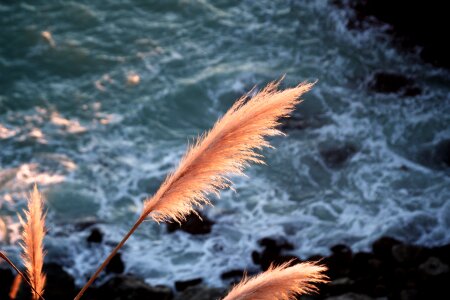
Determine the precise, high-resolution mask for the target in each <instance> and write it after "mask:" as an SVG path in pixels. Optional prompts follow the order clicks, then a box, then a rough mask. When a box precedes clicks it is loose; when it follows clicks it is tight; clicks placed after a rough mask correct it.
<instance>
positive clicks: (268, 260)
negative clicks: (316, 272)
mask: <svg viewBox="0 0 450 300" xmlns="http://www.w3.org/2000/svg"><path fill="white" fill-rule="evenodd" d="M259 244H260V245H261V246H262V247H264V249H263V251H262V252H261V253H259V252H257V251H253V252H252V259H253V262H254V263H255V264H257V265H260V266H261V268H262V269H263V270H267V269H268V268H269V266H270V265H271V264H277V265H278V264H282V263H285V262H288V261H291V260H296V261H299V258H298V257H296V256H293V255H284V254H282V252H283V250H293V249H294V246H293V245H292V244H291V243H289V242H287V241H285V240H275V239H272V238H263V239H261V240H260V241H259Z"/></svg>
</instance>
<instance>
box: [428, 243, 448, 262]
mask: <svg viewBox="0 0 450 300" xmlns="http://www.w3.org/2000/svg"><path fill="white" fill-rule="evenodd" d="M430 253H431V255H433V256H435V257H437V258H439V260H441V261H442V262H444V263H445V264H447V265H450V244H447V245H443V246H439V247H435V248H433V249H431V250H430Z"/></svg>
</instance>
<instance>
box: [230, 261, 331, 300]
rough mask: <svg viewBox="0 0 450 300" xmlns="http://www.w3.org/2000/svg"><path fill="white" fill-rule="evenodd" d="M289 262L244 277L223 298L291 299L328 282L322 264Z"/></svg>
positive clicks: (314, 290)
mask: <svg viewBox="0 0 450 300" xmlns="http://www.w3.org/2000/svg"><path fill="white" fill-rule="evenodd" d="M290 263H291V262H288V263H284V264H282V265H280V266H277V267H274V266H271V267H270V268H269V269H268V270H267V271H266V272H264V273H261V274H259V275H257V276H255V277H252V278H244V279H243V280H242V281H241V282H240V283H239V284H237V285H236V286H235V287H234V288H233V289H232V290H231V291H230V293H228V295H227V296H226V297H225V298H224V299H223V300H274V299H277V300H291V299H296V296H298V295H303V294H309V293H312V292H316V291H317V287H316V286H315V284H317V283H325V282H327V281H328V280H327V279H328V278H327V276H326V275H324V272H325V271H326V267H325V266H323V265H318V264H315V263H310V262H306V263H300V264H297V265H294V266H291V267H289V265H290Z"/></svg>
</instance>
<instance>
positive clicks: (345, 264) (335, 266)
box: [325, 244, 353, 278]
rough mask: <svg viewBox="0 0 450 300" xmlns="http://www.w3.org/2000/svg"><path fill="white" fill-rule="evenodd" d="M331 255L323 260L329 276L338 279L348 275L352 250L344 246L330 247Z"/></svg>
mask: <svg viewBox="0 0 450 300" xmlns="http://www.w3.org/2000/svg"><path fill="white" fill-rule="evenodd" d="M331 252H332V254H331V255H330V256H328V257H327V258H325V264H326V265H327V266H328V267H329V268H330V269H329V276H330V277H331V278H338V277H342V276H346V275H348V274H349V273H350V268H351V263H352V256H353V254H352V250H351V249H350V247H348V246H346V245H342V244H340V245H335V246H333V247H331Z"/></svg>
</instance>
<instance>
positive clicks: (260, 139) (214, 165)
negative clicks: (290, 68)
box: [142, 81, 313, 222]
mask: <svg viewBox="0 0 450 300" xmlns="http://www.w3.org/2000/svg"><path fill="white" fill-rule="evenodd" d="M279 83H280V81H278V82H272V83H270V84H269V85H268V86H266V88H264V89H263V90H262V91H260V92H259V93H257V94H256V95H255V96H253V97H251V98H250V97H249V96H248V95H246V96H244V97H242V98H241V99H239V100H238V101H237V102H236V103H235V104H234V105H233V106H232V107H231V109H230V110H229V111H228V112H227V113H226V114H225V115H224V116H223V117H222V118H221V119H220V120H219V121H217V123H216V124H215V125H214V127H213V128H212V129H211V131H209V132H207V133H206V134H204V135H203V136H201V137H199V138H198V139H197V142H196V143H195V144H194V145H193V146H191V147H189V148H188V151H187V153H186V154H185V156H184V157H183V158H182V160H181V162H180V164H179V165H178V168H177V169H176V170H175V171H174V172H173V173H171V174H169V176H167V178H166V180H165V181H164V182H163V184H162V185H161V187H160V188H159V190H158V191H157V192H156V194H155V195H154V196H153V197H152V198H150V199H149V200H147V201H146V202H145V204H144V210H143V212H142V216H143V217H146V216H150V217H151V218H152V219H153V220H155V221H156V222H162V221H168V220H174V221H176V222H181V221H183V220H185V218H186V216H187V215H189V214H190V213H191V212H195V211H194V207H195V206H202V205H204V204H210V201H209V199H208V195H211V194H214V195H219V191H220V190H222V189H225V188H228V187H230V185H231V181H230V179H229V176H230V175H243V170H244V169H245V167H247V165H249V163H263V161H262V156H261V155H260V154H258V153H257V152H255V150H260V149H262V148H264V147H270V144H269V142H268V141H267V140H266V139H265V138H266V137H268V136H274V135H282V132H280V131H279V130H278V129H277V126H278V125H280V123H279V119H280V118H281V117H286V116H288V115H289V114H290V113H291V112H292V110H293V109H294V108H295V105H296V104H298V103H299V102H300V100H299V99H298V98H299V97H300V96H301V95H302V94H304V93H305V92H307V91H308V90H309V89H310V88H311V87H312V85H313V84H311V83H303V84H300V85H298V86H296V87H294V88H290V89H286V90H282V91H278V86H279Z"/></svg>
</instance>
